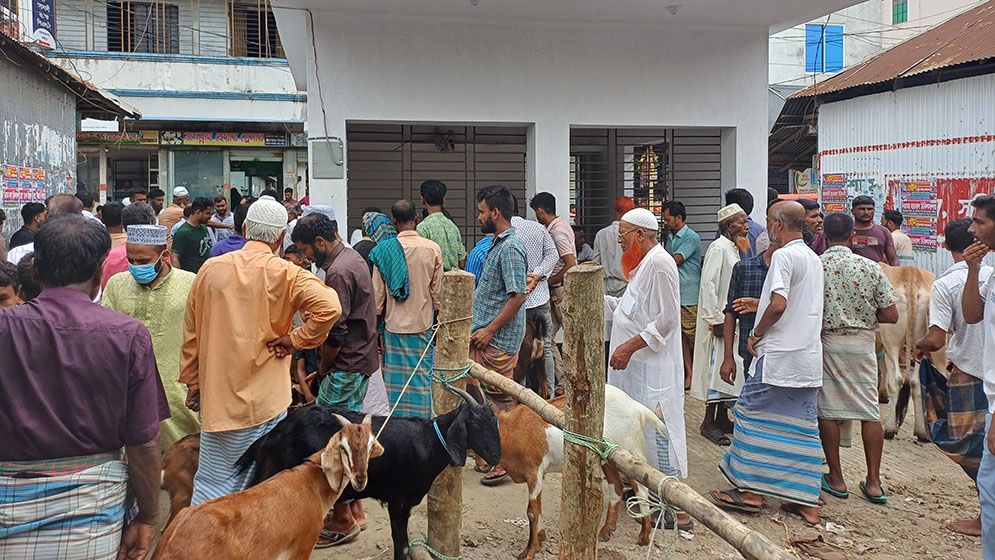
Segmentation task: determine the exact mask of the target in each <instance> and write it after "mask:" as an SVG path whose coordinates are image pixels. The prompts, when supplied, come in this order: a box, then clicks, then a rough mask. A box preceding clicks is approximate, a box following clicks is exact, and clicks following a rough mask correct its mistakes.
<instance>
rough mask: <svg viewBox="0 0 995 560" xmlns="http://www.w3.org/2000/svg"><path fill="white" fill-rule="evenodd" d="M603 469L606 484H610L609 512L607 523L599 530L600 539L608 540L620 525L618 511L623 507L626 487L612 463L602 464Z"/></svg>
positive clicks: (606, 517) (606, 516)
mask: <svg viewBox="0 0 995 560" xmlns="http://www.w3.org/2000/svg"><path fill="white" fill-rule="evenodd" d="M601 471H602V472H604V473H605V486H608V492H607V493H606V495H607V496H608V513H607V515H605V524H604V525H602V526H601V530H600V531H598V540H600V541H601V542H608V539H610V538H611V537H612V533H614V532H615V529H616V528H617V527H618V513H619V510H621V509H622V495H623V494H624V492H625V488H624V487H623V486H622V477H621V476H619V474H618V471H616V470H615V468H614V467H612V466H611V465H608V464H605V465H602V466H601Z"/></svg>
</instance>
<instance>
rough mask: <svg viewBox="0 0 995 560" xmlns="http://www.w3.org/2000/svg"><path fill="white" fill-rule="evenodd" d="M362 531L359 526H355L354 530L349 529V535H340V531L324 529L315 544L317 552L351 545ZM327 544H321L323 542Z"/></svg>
mask: <svg viewBox="0 0 995 560" xmlns="http://www.w3.org/2000/svg"><path fill="white" fill-rule="evenodd" d="M360 531H361V529H360V528H359V525H356V524H353V526H352V529H349V532H348V533H340V532H338V531H329V530H328V529H322V530H321V533H320V534H319V536H318V541H317V542H316V543H314V548H315V550H318V549H322V548H330V547H333V546H341V545H343V544H346V543H351V542H352V541H354V540H356V538H357V537H359V533H360ZM323 539H324V540H325V542H321V541H322V540H323Z"/></svg>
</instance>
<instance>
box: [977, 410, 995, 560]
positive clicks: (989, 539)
mask: <svg viewBox="0 0 995 560" xmlns="http://www.w3.org/2000/svg"><path fill="white" fill-rule="evenodd" d="M991 426H992V413H990V412H989V413H988V418H987V420H986V422H985V453H984V455H982V457H981V468H979V469H978V495H979V496H980V497H981V549H982V553H983V555H984V559H985V560H995V454H992V452H991V450H989V449H988V439H987V438H988V430H990V429H991Z"/></svg>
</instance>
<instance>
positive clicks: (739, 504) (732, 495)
mask: <svg viewBox="0 0 995 560" xmlns="http://www.w3.org/2000/svg"><path fill="white" fill-rule="evenodd" d="M720 495H725V496H729V499H730V500H732V501H731V502H730V501H728V500H723V499H722V498H720V497H719V496H720ZM708 497H709V498H710V499H711V500H712V503H714V504H715V505H717V506H718V507H720V508H721V509H727V510H735V511H741V512H743V513H760V510H761V509H763V507H762V506H753V505H750V504H748V503H746V502H744V501H743V493H742V492H740V491H739V490H737V489H736V488H730V489H729V490H712V491H711V492H709V493H708Z"/></svg>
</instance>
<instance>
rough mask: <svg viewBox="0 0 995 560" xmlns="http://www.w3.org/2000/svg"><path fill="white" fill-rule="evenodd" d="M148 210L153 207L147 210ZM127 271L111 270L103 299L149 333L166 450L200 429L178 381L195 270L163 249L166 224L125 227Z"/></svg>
mask: <svg viewBox="0 0 995 560" xmlns="http://www.w3.org/2000/svg"><path fill="white" fill-rule="evenodd" d="M149 212H151V210H149ZM127 232H128V241H127V244H126V246H125V249H126V251H127V254H128V271H127V272H120V273H118V274H115V275H114V276H111V278H110V280H108V281H107V286H106V287H105V288H104V295H103V299H102V300H101V303H102V304H103V306H104V307H107V308H110V309H113V310H114V311H117V312H118V313H124V314H125V315H128V316H130V317H134V318H135V319H138V320H139V321H141V322H142V323H144V324H145V326H146V327H148V329H149V332H150V333H151V334H152V348H153V350H155V362H156V365H157V366H158V368H159V377H160V378H161V380H162V387H163V389H164V390H165V391H166V398H167V399H168V400H169V410H170V412H171V416H170V417H169V418H168V419H166V420H163V421H162V422H160V423H159V446H160V448H161V449H162V450H163V451H165V450H166V449H169V447H170V446H171V445H173V444H174V443H175V442H177V441H179V440H180V439H181V438H182V437H183V436H185V435H187V434H195V433H198V432H200V419H199V418H197V413H195V412H194V411H192V410H190V409H188V408H187V407H186V406H184V402H185V401H186V397H187V390H186V387H184V386H183V384H181V383H180V382H179V381H178V378H179V376H180V354H179V352H177V351H176V348H177V347H179V346H180V341H181V340H182V339H183V314H184V312H185V311H186V305H187V296H188V295H189V294H190V287H191V286H192V285H193V281H194V278H195V277H196V276H195V275H194V273H192V272H187V271H186V270H182V269H180V268H173V266H172V265H171V264H170V260H169V251H168V250H167V249H166V228H164V227H162V226H156V225H144V224H142V225H130V226H128V227H127Z"/></svg>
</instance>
